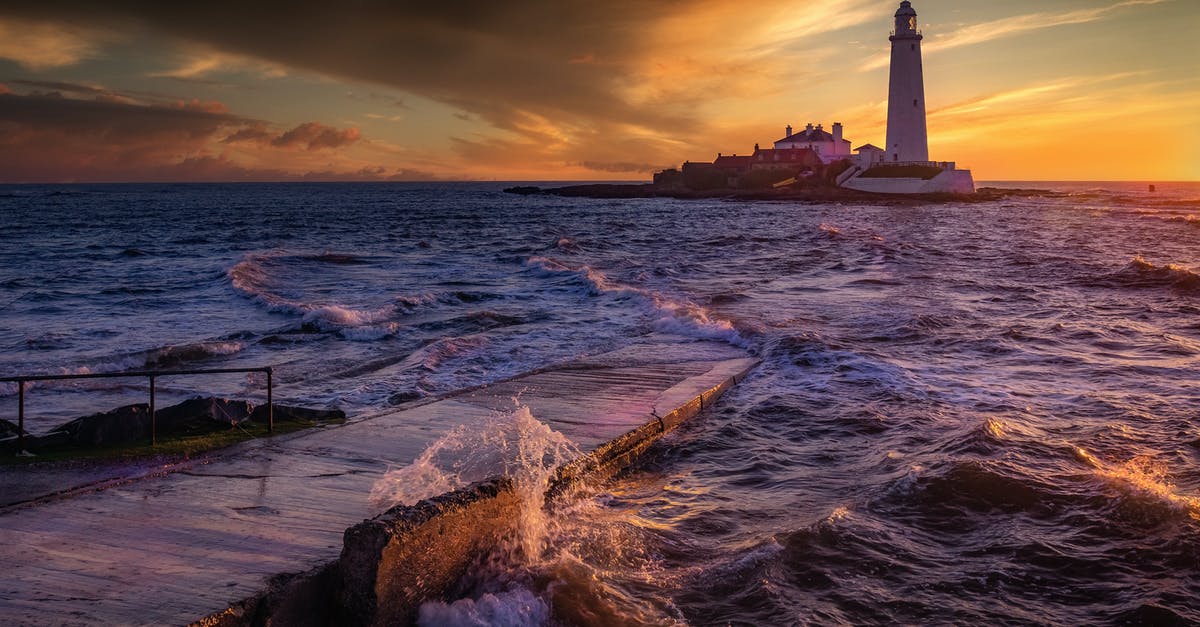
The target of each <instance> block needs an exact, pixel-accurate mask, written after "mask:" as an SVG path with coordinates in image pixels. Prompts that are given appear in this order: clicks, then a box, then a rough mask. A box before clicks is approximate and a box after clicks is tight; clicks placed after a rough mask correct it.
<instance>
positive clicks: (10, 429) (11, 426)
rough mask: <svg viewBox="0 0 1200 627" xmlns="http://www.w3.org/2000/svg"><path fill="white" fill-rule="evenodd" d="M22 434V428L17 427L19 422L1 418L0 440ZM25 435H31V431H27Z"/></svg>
mask: <svg viewBox="0 0 1200 627" xmlns="http://www.w3.org/2000/svg"><path fill="white" fill-rule="evenodd" d="M20 434H21V430H20V429H19V428H18V427H17V423H15V422H9V421H7V420H5V419H3V418H0V440H7V439H8V438H15V437H17V436H18V435H20ZM25 435H29V432H28V431H26V432H25Z"/></svg>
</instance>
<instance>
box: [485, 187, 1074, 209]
mask: <svg viewBox="0 0 1200 627" xmlns="http://www.w3.org/2000/svg"><path fill="white" fill-rule="evenodd" d="M515 189H517V188H509V189H507V190H505V191H507V192H509V193H514V194H521V195H526V196H527V195H531V194H544V195H549V196H567V197H578V198H605V199H622V198H675V199H679V200H702V199H714V198H715V199H726V200H770V201H795V202H820V203H827V202H855V203H863V204H871V205H895V204H899V205H914V204H927V203H949V202H954V203H981V202H990V201H994V200H1000V199H1003V198H1008V197H1013V196H1054V195H1057V192H1050V191H1046V190H1032V189H999V188H993V187H982V188H979V189H977V190H976V191H975V193H974V194H950V193H931V194H881V193H876V192H863V191H858V190H855V189H849V188H845V187H835V186H832V185H817V186H811V187H781V188H779V189H770V188H768V189H728V188H718V189H705V190H691V189H686V188H680V187H678V186H672V185H655V184H652V183H644V184H637V185H630V184H626V185H620V184H610V183H595V184H588V185H568V186H566V187H552V188H546V189H542V188H539V187H523V188H520V189H521V191H519V192H518V191H513V190H515Z"/></svg>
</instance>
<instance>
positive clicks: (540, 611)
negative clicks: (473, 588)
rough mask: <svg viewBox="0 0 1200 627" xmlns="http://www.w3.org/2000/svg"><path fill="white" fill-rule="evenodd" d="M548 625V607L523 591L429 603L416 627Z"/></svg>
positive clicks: (423, 608) (517, 626) (425, 606)
mask: <svg viewBox="0 0 1200 627" xmlns="http://www.w3.org/2000/svg"><path fill="white" fill-rule="evenodd" d="M549 621H550V606H549V605H548V604H547V603H546V601H544V600H543V599H542V598H541V597H539V596H537V595H536V594H534V593H533V592H530V591H529V590H526V589H525V588H516V589H513V590H508V591H505V592H497V593H494V594H493V593H486V594H484V595H483V596H481V597H479V598H478V599H459V600H457V601H455V602H453V603H449V604H447V603H443V602H441V601H429V602H426V603H425V604H423V605H421V610H420V615H419V616H418V618H417V624H418V625H437V626H441V627H485V626H489V625H490V626H495V627H520V626H524V625H545V624H548V623H549Z"/></svg>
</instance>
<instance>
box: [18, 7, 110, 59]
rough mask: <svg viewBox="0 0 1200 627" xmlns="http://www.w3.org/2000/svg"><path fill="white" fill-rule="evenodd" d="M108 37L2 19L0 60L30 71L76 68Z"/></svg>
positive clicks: (56, 24) (43, 23)
mask: <svg viewBox="0 0 1200 627" xmlns="http://www.w3.org/2000/svg"><path fill="white" fill-rule="evenodd" d="M111 39H113V37H112V35H111V34H109V33H103V32H101V31H97V30H94V29H90V28H81V27H78V26H73V25H69V24H64V23H60V22H51V21H43V20H36V19H21V18H4V19H0V58H4V59H11V60H13V61H16V62H17V63H20V64H21V65H23V66H25V67H26V68H29V69H31V70H45V69H49V68H56V67H62V66H67V65H74V64H76V63H79V62H80V61H82V60H84V59H87V58H91V57H93V56H95V55H96V54H97V53H98V52H99V49H100V46H101V44H102V43H104V42H105V41H108V40H111Z"/></svg>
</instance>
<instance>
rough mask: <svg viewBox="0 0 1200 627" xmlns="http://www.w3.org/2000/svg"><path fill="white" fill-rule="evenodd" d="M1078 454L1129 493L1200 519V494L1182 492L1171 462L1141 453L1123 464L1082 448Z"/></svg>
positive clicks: (1097, 472) (1113, 483)
mask: <svg viewBox="0 0 1200 627" xmlns="http://www.w3.org/2000/svg"><path fill="white" fill-rule="evenodd" d="M1075 457H1076V458H1077V459H1079V460H1080V461H1082V462H1083V463H1085V464H1087V465H1088V466H1090V467H1091V468H1092V469H1093V472H1094V473H1095V475H1096V476H1098V477H1100V478H1102V479H1104V480H1105V481H1107V482H1109V483H1110V484H1112V485H1113V486H1115V487H1117V488H1118V489H1120V490H1122V491H1123V492H1126V493H1127V495H1128V496H1131V497H1133V498H1143V499H1144V498H1148V499H1149V500H1150V501H1151V502H1154V503H1158V504H1161V505H1165V506H1167V507H1168V508H1170V509H1172V510H1175V511H1178V512H1183V513H1186V514H1187V515H1188V516H1190V517H1191V518H1193V519H1194V520H1197V521H1200V497H1196V496H1190V495H1186V494H1180V493H1179V491H1178V490H1177V489H1176V487H1175V484H1174V483H1173V482H1172V480H1171V473H1170V468H1169V467H1168V465H1167V464H1166V463H1164V462H1162V461H1160V460H1157V459H1155V458H1154V457H1153V456H1150V455H1138V456H1135V457H1133V458H1132V459H1129V460H1127V461H1125V462H1123V463H1117V464H1110V463H1107V462H1105V461H1103V460H1100V459H1098V458H1097V457H1096V456H1094V455H1092V454H1091V453H1089V452H1088V451H1087V450H1085V449H1083V448H1082V447H1075Z"/></svg>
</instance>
